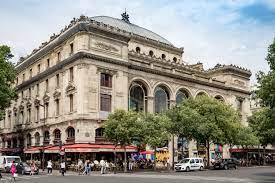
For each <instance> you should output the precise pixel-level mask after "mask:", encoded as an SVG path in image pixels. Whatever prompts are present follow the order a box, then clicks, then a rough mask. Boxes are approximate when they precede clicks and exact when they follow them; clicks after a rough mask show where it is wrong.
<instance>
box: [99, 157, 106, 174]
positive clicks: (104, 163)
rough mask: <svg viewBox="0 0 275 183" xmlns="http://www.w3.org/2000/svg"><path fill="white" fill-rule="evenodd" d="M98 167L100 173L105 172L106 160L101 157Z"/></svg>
mask: <svg viewBox="0 0 275 183" xmlns="http://www.w3.org/2000/svg"><path fill="white" fill-rule="evenodd" d="M99 165H100V168H101V171H100V172H101V174H105V171H106V162H105V161H104V158H103V157H102V158H101V160H100V162H99Z"/></svg>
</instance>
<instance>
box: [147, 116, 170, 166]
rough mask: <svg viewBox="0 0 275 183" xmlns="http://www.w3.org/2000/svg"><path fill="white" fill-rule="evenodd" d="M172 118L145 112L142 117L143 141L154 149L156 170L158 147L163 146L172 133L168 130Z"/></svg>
mask: <svg viewBox="0 0 275 183" xmlns="http://www.w3.org/2000/svg"><path fill="white" fill-rule="evenodd" d="M169 123H170V119H169V118H168V117H167V116H166V115H164V114H150V113H148V114H144V115H143V118H142V124H143V125H142V126H143V128H142V129H143V135H144V136H143V138H142V139H143V142H144V143H145V144H147V145H149V146H150V147H151V148H152V149H154V157H155V161H154V170H156V162H157V161H156V149H157V147H163V146H164V145H165V144H166V143H167V141H168V140H169V137H170V135H171V134H169V132H168V131H167V127H168V126H169Z"/></svg>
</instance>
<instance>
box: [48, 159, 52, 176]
mask: <svg viewBox="0 0 275 183" xmlns="http://www.w3.org/2000/svg"><path fill="white" fill-rule="evenodd" d="M47 169H48V174H51V173H52V171H53V164H52V161H51V160H49V161H48V164H47Z"/></svg>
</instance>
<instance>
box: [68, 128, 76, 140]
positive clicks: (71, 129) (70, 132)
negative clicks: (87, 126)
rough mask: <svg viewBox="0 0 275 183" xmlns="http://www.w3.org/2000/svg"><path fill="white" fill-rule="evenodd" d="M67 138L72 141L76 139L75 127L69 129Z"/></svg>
mask: <svg viewBox="0 0 275 183" xmlns="http://www.w3.org/2000/svg"><path fill="white" fill-rule="evenodd" d="M67 137H68V138H70V139H74V138H75V130H74V128H73V127H69V128H68V129H67Z"/></svg>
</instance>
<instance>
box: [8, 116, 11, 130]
mask: <svg viewBox="0 0 275 183" xmlns="http://www.w3.org/2000/svg"><path fill="white" fill-rule="evenodd" d="M8 123H9V128H10V127H11V115H10V114H9V115H8Z"/></svg>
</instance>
